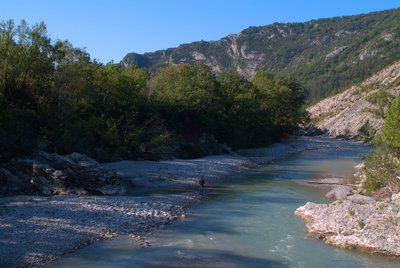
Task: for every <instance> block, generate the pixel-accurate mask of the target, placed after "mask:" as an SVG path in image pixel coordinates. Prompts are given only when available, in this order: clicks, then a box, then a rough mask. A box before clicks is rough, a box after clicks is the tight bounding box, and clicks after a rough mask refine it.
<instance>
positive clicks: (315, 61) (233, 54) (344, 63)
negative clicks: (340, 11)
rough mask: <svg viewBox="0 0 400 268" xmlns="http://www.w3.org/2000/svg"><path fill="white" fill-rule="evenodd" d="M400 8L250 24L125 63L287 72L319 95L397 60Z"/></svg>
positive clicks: (247, 72)
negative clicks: (235, 31) (215, 37)
mask: <svg viewBox="0 0 400 268" xmlns="http://www.w3.org/2000/svg"><path fill="white" fill-rule="evenodd" d="M399 51H400V9H394V10H389V11H383V12H375V13H370V14H366V15H357V16H348V17H336V18H331V19H319V20H313V21H309V22H305V23H288V24H283V23H275V24H272V25H268V26H261V27H249V28H247V29H245V30H243V31H241V32H240V33H238V34H232V35H228V36H226V37H224V38H222V39H220V40H218V41H210V42H205V41H200V42H193V43H190V44H183V45H180V46H179V47H177V48H169V49H166V50H160V51H156V52H151V53H144V54H142V55H141V54H137V53H129V54H127V55H126V56H125V57H124V58H123V60H122V62H121V63H122V64H123V65H124V66H129V65H136V66H138V67H144V68H149V69H150V70H153V71H154V70H157V69H159V68H161V67H164V66H166V65H168V64H179V63H188V64H193V63H195V62H204V63H205V64H206V65H208V66H210V67H211V68H212V70H214V71H215V72H220V71H225V70H230V69H235V70H236V71H238V72H239V73H240V74H242V75H244V76H246V77H247V78H250V77H251V76H252V75H253V74H254V73H255V72H256V71H258V70H266V71H268V72H271V73H280V74H290V75H293V76H294V77H296V78H297V79H299V80H300V82H302V83H303V84H304V85H305V86H306V87H308V88H309V89H310V97H311V99H322V98H323V97H325V96H327V95H329V94H330V92H332V90H334V89H337V88H343V87H345V86H348V85H350V84H353V83H354V82H360V81H362V80H363V79H365V78H367V77H368V76H370V75H372V74H373V73H374V72H376V71H379V70H381V69H383V68H384V67H386V66H387V65H389V64H391V63H393V62H394V61H395V60H398V59H400V53H399Z"/></svg>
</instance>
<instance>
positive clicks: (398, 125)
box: [380, 98, 400, 156]
mask: <svg viewBox="0 0 400 268" xmlns="http://www.w3.org/2000/svg"><path fill="white" fill-rule="evenodd" d="M380 140H381V141H382V142H383V143H384V144H385V145H387V146H388V147H390V148H392V150H393V151H394V152H395V153H396V155H397V156H399V153H400V98H396V99H395V100H394V101H393V103H392V104H391V105H390V106H389V109H388V111H387V113H386V120H385V123H384V125H383V127H382V130H381V137H380Z"/></svg>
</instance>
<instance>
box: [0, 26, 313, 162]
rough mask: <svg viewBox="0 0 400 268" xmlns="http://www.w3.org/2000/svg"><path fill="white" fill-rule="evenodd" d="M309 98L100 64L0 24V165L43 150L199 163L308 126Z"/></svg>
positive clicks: (281, 80) (279, 84)
mask: <svg viewBox="0 0 400 268" xmlns="http://www.w3.org/2000/svg"><path fill="white" fill-rule="evenodd" d="M304 101H305V91H304V88H303V87H302V85H300V84H299V83H298V82H297V81H296V80H294V79H292V78H289V77H281V76H274V75H271V74H268V73H266V72H263V71H260V72H258V73H256V74H255V76H254V77H253V78H252V80H251V81H249V80H246V79H245V78H244V77H242V76H241V75H239V74H238V73H237V72H235V71H228V72H223V73H220V74H218V75H216V74H214V73H213V72H212V71H211V70H210V68H209V67H207V66H206V65H204V64H201V63H199V64H195V65H187V64H179V65H171V66H168V67H166V68H163V69H161V70H159V71H158V72H157V73H154V74H152V73H149V71H147V70H146V69H139V68H136V67H129V68H125V67H124V66H121V65H119V64H113V63H108V64H102V63H100V62H98V61H96V60H92V59H91V58H90V55H89V54H88V53H87V52H86V51H84V50H82V49H79V48H75V47H73V45H72V44H71V43H69V42H68V41H60V40H57V41H52V40H51V39H50V38H49V37H48V35H47V32H46V26H45V25H44V23H40V24H37V25H34V26H32V27H30V26H29V25H27V23H26V22H24V21H22V22H21V23H20V24H19V25H16V24H15V23H14V22H13V21H12V20H10V21H6V22H2V23H1V24H0V161H5V160H8V159H10V158H12V157H16V156H21V155H26V154H32V153H34V152H36V151H37V150H46V151H52V152H58V153H61V154H65V153H70V152H73V151H77V152H81V153H85V154H87V155H89V156H92V157H94V158H96V159H98V160H100V161H108V160H115V159H142V158H145V159H162V158H168V157H184V158H190V157H198V156H201V155H206V154H212V153H222V152H225V151H227V150H229V148H231V149H238V148H244V147H255V146H262V145H266V144H269V143H271V142H274V141H277V140H279V139H280V138H281V137H283V136H284V135H287V134H290V133H293V132H294V131H295V130H296V129H297V128H298V126H299V124H300V123H302V122H304V121H305V120H306V119H307V113H306V111H305V110H304Z"/></svg>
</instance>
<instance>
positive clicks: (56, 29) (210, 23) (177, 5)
mask: <svg viewBox="0 0 400 268" xmlns="http://www.w3.org/2000/svg"><path fill="white" fill-rule="evenodd" d="M0 3H1V5H0V6H1V8H0V20H1V21H3V20H8V19H14V20H15V21H16V22H19V21H20V20H21V19H25V20H26V21H27V22H28V23H29V24H30V25H32V24H34V23H38V22H41V21H44V22H45V23H46V25H47V30H48V34H49V36H50V37H51V38H52V39H54V40H56V39H61V40H64V39H67V40H69V41H70V42H71V43H72V44H73V45H74V46H76V47H81V48H83V47H84V48H86V50H87V51H88V52H89V53H90V54H91V56H92V58H97V59H99V60H100V61H101V62H104V63H106V62H108V61H110V60H114V61H115V62H119V61H120V60H121V59H122V58H123V57H124V56H125V54H126V53H128V52H138V53H143V52H148V51H155V50H158V49H165V48H169V47H176V46H178V45H179V44H182V43H190V42H193V41H198V40H206V41H207V40H217V39H219V38H221V37H223V36H226V35H228V34H231V33H238V32H240V31H241V30H243V29H245V28H247V27H249V26H259V25H267V24H271V23H273V22H302V21H307V20H311V19H317V18H325V17H333V16H344V15H352V14H360V13H368V12H372V11H379V10H385V9H390V8H397V7H400V0H275V1H270V0H1V1H0Z"/></svg>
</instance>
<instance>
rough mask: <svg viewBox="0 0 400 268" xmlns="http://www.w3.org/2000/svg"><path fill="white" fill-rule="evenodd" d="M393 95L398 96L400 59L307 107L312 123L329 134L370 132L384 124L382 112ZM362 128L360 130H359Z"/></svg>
mask: <svg viewBox="0 0 400 268" xmlns="http://www.w3.org/2000/svg"><path fill="white" fill-rule="evenodd" d="M391 95H393V96H399V95H400V61H397V62H396V63H394V64H392V65H390V66H389V67H387V68H385V69H383V70H382V71H380V72H378V73H376V74H374V75H373V76H371V77H370V78H368V79H367V80H365V81H364V82H362V83H360V84H358V85H355V86H352V87H350V88H349V89H347V90H345V91H344V92H342V93H340V94H337V95H335V96H332V97H330V98H327V99H325V100H322V101H321V102H319V103H317V104H315V105H313V106H311V107H310V108H308V111H309V112H310V114H311V118H312V120H313V121H314V123H315V125H316V126H317V127H319V128H321V129H326V130H327V131H328V132H329V134H330V135H332V136H338V135H348V136H353V137H355V136H358V135H361V134H363V133H360V131H361V132H362V131H369V132H370V133H371V134H372V135H373V134H374V133H375V132H376V131H377V130H379V129H380V127H381V126H382V124H383V118H382V117H381V115H382V114H383V112H384V110H385V109H386V105H387V104H388V103H389V100H390V98H391ZM362 129H363V130H362Z"/></svg>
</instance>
